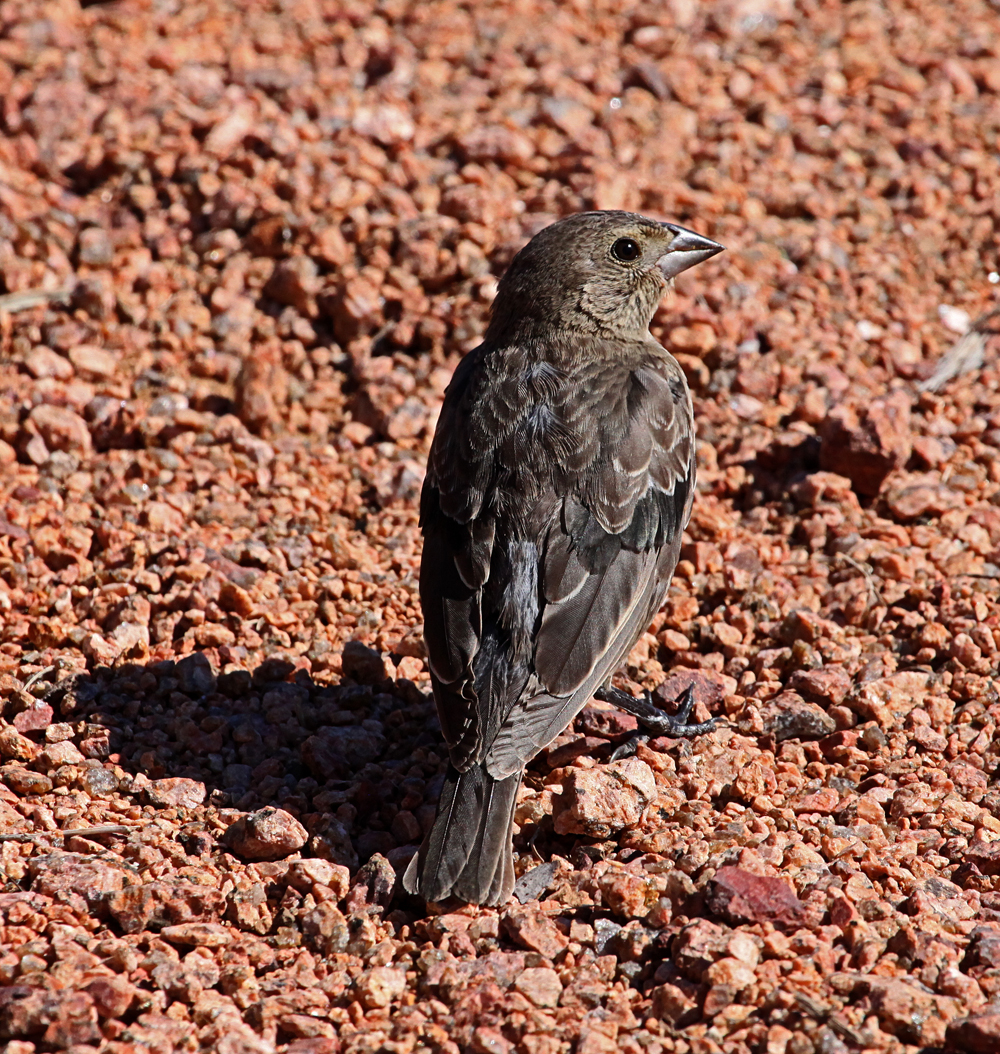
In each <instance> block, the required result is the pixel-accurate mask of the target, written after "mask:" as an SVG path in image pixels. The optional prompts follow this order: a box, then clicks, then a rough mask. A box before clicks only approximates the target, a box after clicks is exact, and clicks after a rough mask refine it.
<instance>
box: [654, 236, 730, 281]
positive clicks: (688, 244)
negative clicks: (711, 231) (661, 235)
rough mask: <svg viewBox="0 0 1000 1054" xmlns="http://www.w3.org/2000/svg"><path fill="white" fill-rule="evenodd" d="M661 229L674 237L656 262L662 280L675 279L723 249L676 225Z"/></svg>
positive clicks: (715, 243) (716, 243)
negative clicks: (661, 274) (661, 273)
mask: <svg viewBox="0 0 1000 1054" xmlns="http://www.w3.org/2000/svg"><path fill="white" fill-rule="evenodd" d="M663 227H664V228H665V229H666V230H668V231H670V232H672V234H673V236H674V239H673V241H672V242H671V243H670V246H669V248H668V249H667V251H666V252H665V253H664V254H663V255H662V256H661V257H660V258H659V260H657V261H656V262H657V263H658V264H659V266H660V270H661V271H662V272H663V277H664V278H676V277H677V275H679V274H680V273H681V271H686V270H687V269H688V268H689V267H694V265H695V264H700V263H701V262H702V261H704V260H707V259H708V258H709V257H710V256H714V255H715V254H716V253H721V252H722V250H723V249H725V246H724V245H720V244H719V243H718V242H713V241H712V239H711V238H706V237H705V236H704V235H703V234H696V233H695V232H694V231H689V230H688V229H687V227H678V226H677V224H676V223H664V224H663Z"/></svg>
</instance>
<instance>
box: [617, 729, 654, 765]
mask: <svg viewBox="0 0 1000 1054" xmlns="http://www.w3.org/2000/svg"><path fill="white" fill-rule="evenodd" d="M648 741H649V736H647V735H645V734H644V733H642V732H635V733H634V734H633V735H631V736H629V737H628V739H626V740H624V741H622V742H621V743H619V744H618V746H616V747H615V749H614V750H613V751H612V752H611V757H610V758H609V759H608V760H609V761H621V760H622V759H623V758H632V757H635V755H636V753H637V752H638V750H639V744H640V743H647V742H648Z"/></svg>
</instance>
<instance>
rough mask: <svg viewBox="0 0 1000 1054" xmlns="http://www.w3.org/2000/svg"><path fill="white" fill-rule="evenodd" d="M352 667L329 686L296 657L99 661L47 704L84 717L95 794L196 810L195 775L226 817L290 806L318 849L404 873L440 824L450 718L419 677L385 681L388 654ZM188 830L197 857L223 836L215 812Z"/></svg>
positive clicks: (352, 659) (369, 654)
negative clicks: (211, 829)
mask: <svg viewBox="0 0 1000 1054" xmlns="http://www.w3.org/2000/svg"><path fill="white" fill-rule="evenodd" d="M346 665H347V666H348V668H349V670H350V673H351V674H353V676H347V677H345V679H344V683H342V684H339V685H335V686H330V685H325V684H318V683H316V682H315V681H314V680H313V679H312V677H310V676H309V675H308V674H307V673H306V672H305V671H302V670H299V671H298V672H295V668H294V666H293V664H292V663H290V662H289V661H287V660H286V659H283V658H270V659H267V660H266V661H265V662H263V663H262V664H261V665H260V666H258V667H257V668H256V669H255V670H253V671H252V672H250V671H247V670H235V671H229V672H226V673H222V674H219V675H217V674H216V673H215V671H214V670H213V668H212V666H211V664H210V662H209V659H208V658H207V657H206V656H205V655H204V654H202V653H200V652H194V653H192V654H190V655H188V656H185V657H184V658H183V659H180V660H179V661H177V662H173V661H166V662H156V663H150V664H148V665H140V664H126V665H121V666H118V667H115V668H107V667H99V668H97V669H95V670H94V671H92V672H90V673H87V674H84V675H81V676H79V677H78V678H76V679H75V681H69V680H64V681H62V682H60V683H58V684H55V685H53V686H52V687H51V689H49V690H48V691H46V692H43V693H42V701H43V702H45V703H47V704H48V705H50V706H52V707H53V709H54V711H55V713H56V715H61V717H62V720H63V721H64V722H68V723H72V724H77V723H78V722H83V723H84V724H85V728H84V729H83V732H82V738H81V737H79V736H78V737H77V742H78V743H79V747H80V750H81V751H82V753H83V754H84V757H85V759H87V760H85V761H84V766H85V768H84V773H83V776H82V780H83V784H84V789H85V790H86V791H87V793H89V794H90V795H91V796H92V797H95V798H100V797H111V796H113V795H115V794H117V793H120V792H122V793H125V794H127V795H132V796H134V798H135V800H136V802H137V804H140V805H145V806H151V807H152V809H151V810H150V809H147V810H146V811H147V812H152V811H153V810H155V809H156V808H170V807H171V806H179V807H182V808H183V807H188V808H190V806H192V805H194V804H201V803H200V802H195V800H194V799H195V798H197V797H198V796H199V795H200V793H201V791H200V788H197V789H195V790H192V788H191V785H190V783H188V782H187V781H195V782H196V783H200V784H203V785H204V789H205V798H204V804H205V805H206V806H208V807H210V808H212V807H214V808H215V809H216V810H220V811H221V817H222V818H223V819H225V818H227V817H228V815H229V814H228V813H227V812H226V810H238V811H239V812H241V813H243V812H251V811H255V810H260V809H264V808H269V807H275V808H280V809H282V810H284V811H285V812H287V813H289V814H290V815H291V816H292V817H294V818H295V819H296V820H298V821H299V822H301V823H302V824H303V825H304V826H305V828H306V830H307V831H308V832H309V836H310V843H309V850H311V851H312V853H313V854H314V855H317V856H321V857H324V858H326V859H329V860H332V861H333V862H335V863H340V864H344V865H346V866H348V867H350V868H351V869H352V870H354V869H355V868H357V867H358V865H359V863H363V862H364V861H365V860H367V859H368V858H370V857H371V856H372V855H373V854H374V853H381V854H383V855H384V856H387V857H388V858H389V859H390V861H392V862H393V863H394V865H395V866H397V869H398V867H399V865H400V864H401V863H402V862H403V861H405V860H406V859H408V858H409V856H410V855H411V854H412V852H413V851H414V849H415V846H416V844H417V843H419V841H420V839H421V838H422V837H423V831H424V830H425V829H426V827H427V826H428V825H429V824H430V822H431V820H432V819H433V815H434V809H435V804H434V803H435V802H436V800H437V796H438V794H439V791H440V784H441V773H442V771H443V768H444V762H443V760H442V757H441V754H442V753H443V751H442V748H441V745H440V744H441V740H440V734H439V725H438V720H437V714H436V711H435V709H434V704H433V701H432V700H431V698H430V697H429V696H425V695H424V694H423V693H422V692H421V691H420V689H419V688H418V687H417V686H416V685H415V684H414V683H413V682H411V681H406V680H400V681H398V682H395V681H391V680H386V679H384V674H383V673H382V660H381V657H380V656H379V655H378V654H377V653H376V652H374V651H371V650H370V649H368V648H365V647H364V646H363V645H360V644H356V643H355V644H352V645H351V646H349V649H348V658H347V662H346ZM54 719H55V720H58V716H57V717H55V718H54ZM77 727H79V726H78V725H77ZM105 761H110V762H112V766H107V765H104V764H102V763H103V762H105ZM116 772H120V773H122V775H121V776H118V775H116ZM192 794H193V795H194V798H192V797H191V796H192ZM174 799H176V800H174ZM234 818H235V817H234ZM178 838H179V840H180V841H181V843H182V845H184V847H185V849H187V850H188V851H189V852H192V851H193V852H194V853H195V854H198V853H200V852H205V851H207V850H208V849H209V848H210V846H211V844H212V841H213V840H212V838H211V836H210V835H209V833H208V832H206V828H205V823H204V822H203V819H199V820H193V821H192V822H191V823H188V824H186V825H185V826H183V827H182V828H181V830H180V833H179V835H178ZM307 851H308V850H307Z"/></svg>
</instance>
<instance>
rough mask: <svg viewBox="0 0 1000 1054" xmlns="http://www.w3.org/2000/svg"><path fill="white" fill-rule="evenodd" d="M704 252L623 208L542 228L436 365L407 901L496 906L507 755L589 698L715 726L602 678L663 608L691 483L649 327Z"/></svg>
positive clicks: (669, 726)
mask: <svg viewBox="0 0 1000 1054" xmlns="http://www.w3.org/2000/svg"><path fill="white" fill-rule="evenodd" d="M723 248H724V247H723V246H722V245H720V244H719V243H718V242H715V241H713V240H712V239H710V238H707V237H705V236H704V235H701V234H698V233H696V232H695V231H692V230H688V229H686V228H684V227H681V226H678V225H677V224H674V223H669V222H660V221H657V220H653V219H649V218H647V217H644V216H641V215H637V214H635V213H630V212H624V211H595V212H582V213H576V214H573V215H570V216H567V217H565V218H563V219H560V220H557V221H556V222H555V223H553V224H551V225H550V226H548V227H546V228H544V229H543V230H541V231H539V232H538V233H537V234H536V235H535V236H534V237H533V238H532V239H531V240H530V241H529V242H528V243H527V244H526V245H525V246H524V247H523V248H522V249H521V250H520V251H519V252H518V253H517V255H516V256H515V257H514V259H513V260H512V262H511V264H510V266H509V268H508V270H507V271H506V273H505V274H504V276H503V277H502V278H501V280H500V282H499V284H498V287H497V293H496V297H495V299H494V301H493V304H492V308H491V314H490V320H489V323H488V325H487V328H486V332H485V334H484V338H483V342H482V343H481V344H480V345H479V346H478V347H477V348H475V349H474V350H473V351H471V352H469V353H468V354H467V355H466V356H465V358H464V359H463V360H462V361H461V362H460V363H459V365H458V367H457V368H456V370H455V372H454V374H453V376H452V379H451V382H450V384H449V386H448V388H447V390H446V392H445V397H444V402H443V405H442V409H441V413H440V416H439V418H438V422H437V426H436V429H435V433H434V437H433V440H432V443H431V448H430V452H429V455H428V463H427V473H426V476H425V479H424V483H423V488H422V491H421V496H420V528H421V531H422V534H423V552H422V555H421V563H420V575H419V592H420V600H421V606H422V608H423V615H424V639H425V642H426V646H427V655H428V665H429V670H430V678H431V683H432V687H433V692H434V699H435V702H436V706H437V711H438V715H439V718H440V724H441V730H442V733H443V736H444V740H445V743H446V746H447V750H448V766H447V772H446V774H445V778H444V784H443V787H442V790H441V794H440V797H439V800H438V809H437V815H436V818H435V820H434V822H433V824H432V826H431V828H430V831H429V833H428V834H427V837H426V838H425V839H424V842H423V844H422V846H421V847H420V849H419V850H418V852H417V853H416V854H415V855H414V856H413V858H412V860H411V861H410V864H409V866H408V868H407V870H406V872H405V874H404V878H403V887H404V889H406V891H407V892H409V893H412V894H418V895H420V896H422V897H424V898H425V900H428V901H441V900H445V899H447V898H449V897H456V898H460V899H461V900H463V901H465V902H466V903H470V904H486V905H501V904H504V903H506V902H507V900H509V899H510V896H511V893H512V890H513V887H514V882H515V874H514V859H513V837H512V829H513V817H514V807H515V804H516V800H517V792H518V788H519V787H520V784H521V779H522V775H523V772H524V768H525V766H526V765H527V764H528V762H530V761H531V759H532V758H533V757H534V756H535V755H536V754H538V753H539V751H541V750H543V749H544V748H545V747H546V746H547V745H548V744H549V743H551V742H552V740H553V739H554V738H555V737H556V736H558V735H559V734H560V733H561V732H562V731H563V730H564V729H565V728H566V726H567V725H568V724H569V723H570V722H571V721H572V720H573V718H574V717H575V716H576V715H577V714H578V713H579V712H580V710H581V709H582V708H583V707H584V706H585V705H586V704H587V703H588V702H589V701H590V700H591V699H592V698H598V699H602V700H606V701H608V702H611V703H613V704H614V705H616V706H618V707H620V708H622V709H625V710H627V711H629V712H630V713H633V714H635V715H636V716H637V718H638V720H639V723H640V724H641V725H642V726H643V727H645V728H648V729H650V730H652V731H654V732H655V733H656V734H660V735H662V734H668V735H698V734H701V733H704V732H707V731H709V730H710V729H711V728H712V727H713V722H711V721H708V722H704V723H701V724H689V723H688V717H689V715H690V710H691V706H692V701H693V700H692V696H691V694H690V693H688V695H687V697H686V698H685V699H684V700H683V705H682V707H681V709H680V711H679V712H678V713H677V714H675V715H672V716H670V715H667V714H666V713H665V712H664V711H662V710H660V709H659V707H657V706H655V704H653V703H652V702H651V700H650V698H649V696H648V693H647V696H646V698H645V699H636V698H634V697H633V696H632V695H630V694H628V693H626V692H624V691H621V690H620V689H617V688H615V687H613V686H612V685H611V683H610V681H611V677H612V675H613V674H614V673H615V671H616V670H617V669H618V667H619V666H620V665H621V664H622V663H623V662H624V660H625V658H626V657H627V656H628V654H629V652H630V651H631V649H632V647H633V646H634V644H635V642H636V640H637V639H638V638H639V636H640V635H641V634H642V633H643V632H644V631H645V630H646V628H647V627H648V626H649V624H650V622H651V621H652V618H653V616H654V615H655V614H656V612H657V611H658V610H659V608H660V606H661V605H662V603H663V600H664V598H665V596H666V592H667V589H668V587H669V584H670V580H671V577H672V575H673V572H674V568H675V566H676V564H677V560H678V556H679V553H680V547H681V536H682V532H683V530H684V527H685V526H686V524H687V522H688V519H689V517H690V514H691V504H692V500H693V497H694V483H695V427H694V411H693V408H692V403H691V395H690V392H689V389H688V386H687V381H686V379H685V376H684V372H683V371H682V369H681V368H680V366H679V365H678V363H677V361H676V360H675V359H674V358H673V356H671V355H670V354H669V352H668V351H667V350H666V349H665V348H663V347H662V346H661V345H660V344H659V343H658V342H657V341H656V339H655V338H654V337H653V336H652V334H651V333H650V331H649V325H650V322H651V321H652V318H653V314H654V312H655V310H656V307H657V305H658V303H659V301H660V299H661V298H662V296H663V294H664V291H665V290H666V288H667V287H668V285H669V284H670V283H671V282H672V280H673V279H674V277H676V275H678V274H680V273H681V272H682V271H684V270H686V269H687V268H689V267H692V266H694V265H695V264H698V263H700V262H702V261H704V260H707V259H708V258H710V257H712V256H714V255H715V254H716V253H718V252H721V251H722V250H723Z"/></svg>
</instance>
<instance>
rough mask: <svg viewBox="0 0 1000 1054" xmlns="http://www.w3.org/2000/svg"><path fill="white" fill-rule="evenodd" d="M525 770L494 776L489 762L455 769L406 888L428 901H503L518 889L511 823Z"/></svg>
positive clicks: (406, 877) (409, 870)
mask: <svg viewBox="0 0 1000 1054" xmlns="http://www.w3.org/2000/svg"><path fill="white" fill-rule="evenodd" d="M520 785H521V773H520V772H518V773H516V774H515V775H513V776H508V777H507V778H506V779H502V780H497V779H494V778H493V777H492V776H490V775H489V773H488V772H487V771H486V769H485V767H484V766H483V765H473V766H471V767H470V768H469V769H467V770H466V771H465V772H458V771H457V770H456V769H454V768H451V767H449V769H448V774H447V776H446V777H445V784H444V788H443V790H442V792H441V800H440V803H439V805H438V815H437V818H436V819H435V821H434V826H433V827H432V828H431V830H430V833H429V834H428V836H427V838H426V839H425V840H424V844H423V845H422V846H421V848H420V852H419V853H418V854H417V855H416V856H415V857H414V858H413V859H412V860H411V861H410V866H409V867H408V868H407V870H406V874H405V875H404V877H403V887H404V888H405V889H406V890H407V891H408V892H410V893H418V894H419V895H420V896H423V897H426V898H427V900H443V899H444V898H445V897H448V896H457V897H461V898H462V899H463V900H465V901H467V902H468V903H470V904H493V905H496V904H502V903H504V902H505V901H506V900H508V899H509V897H510V894H511V890H512V889H513V888H514V860H513V855H512V848H511V825H512V823H513V818H514V806H515V804H516V802H517V789H518V787H519V786H520Z"/></svg>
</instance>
